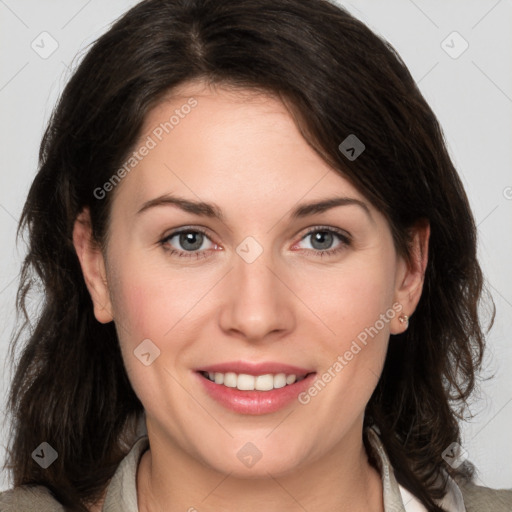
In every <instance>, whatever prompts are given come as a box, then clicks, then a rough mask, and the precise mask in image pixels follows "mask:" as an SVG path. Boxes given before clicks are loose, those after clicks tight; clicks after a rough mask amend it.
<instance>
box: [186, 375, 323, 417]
mask: <svg viewBox="0 0 512 512" xmlns="http://www.w3.org/2000/svg"><path fill="white" fill-rule="evenodd" d="M195 373H196V375H197V377H198V378H199V380H200V381H201V382H202V385H203V386H204V388H205V390H206V392H207V393H208V394H209V395H210V396H211V397H212V398H213V399H214V400H216V401H217V402H218V403H220V404H221V405H223V406H224V407H226V408H228V409H231V410H232V411H235V412H238V413H240V414H269V413H272V412H276V411H279V410H280V409H283V408H284V407H286V406H287V405H289V404H290V403H291V402H293V401H294V400H297V397H298V395H299V394H300V393H302V392H303V391H305V390H306V389H307V388H308V387H309V386H311V383H312V382H313V380H314V378H315V376H316V373H311V374H310V375H308V376H307V377H306V378H304V379H302V380H301V381H299V382H294V383H293V384H290V385H286V386H284V387H282V388H279V389H272V390H270V391H240V390H239V389H237V388H230V387H227V386H224V385H223V384H215V382H212V381H211V380H209V379H207V378H206V377H204V376H203V375H202V374H201V373H200V372H195Z"/></svg>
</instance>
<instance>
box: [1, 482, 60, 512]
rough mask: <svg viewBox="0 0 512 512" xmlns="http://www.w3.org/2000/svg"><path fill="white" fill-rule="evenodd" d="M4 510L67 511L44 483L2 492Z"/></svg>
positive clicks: (32, 511)
mask: <svg viewBox="0 0 512 512" xmlns="http://www.w3.org/2000/svg"><path fill="white" fill-rule="evenodd" d="M0 510H1V511H2V512H65V510H64V507H63V506H62V505H61V504H60V503H59V502H58V501H57V500H56V499H55V498H54V497H53V496H52V494H51V493H50V491H49V489H48V488H47V487H44V486H42V485H34V486H29V485H22V486H20V487H15V488H14V489H10V490H8V491H4V492H0Z"/></svg>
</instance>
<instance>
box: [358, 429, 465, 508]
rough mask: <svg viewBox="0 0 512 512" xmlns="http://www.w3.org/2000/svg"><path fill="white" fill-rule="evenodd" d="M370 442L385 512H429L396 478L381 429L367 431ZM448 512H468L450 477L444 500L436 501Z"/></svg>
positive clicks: (459, 491) (457, 488) (457, 487)
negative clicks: (380, 435)
mask: <svg viewBox="0 0 512 512" xmlns="http://www.w3.org/2000/svg"><path fill="white" fill-rule="evenodd" d="M367 433H368V440H369V442H370V445H371V446H372V448H373V449H374V451H375V455H376V458H377V463H378V465H379V469H380V473H381V476H382V486H383V491H384V511H385V512H428V510H427V509H426V508H425V506H424V505H423V504H422V503H421V502H420V501H419V500H418V498H416V497H415V496H414V495H413V494H412V493H411V492H409V491H408V490H407V489H405V487H402V486H401V485H400V484H399V483H398V482H397V480H396V478H395V472H394V470H393V468H392V466H391V463H390V461H389V458H388V455H387V453H386V450H385V448H384V445H383V444H382V441H381V439H380V437H379V434H380V432H379V429H378V427H376V426H372V427H370V428H368V429H367ZM434 501H435V502H436V504H437V505H439V506H440V507H443V509H444V510H445V511H446V512H467V511H466V507H465V505H464V499H463V497H462V492H461V490H460V489H459V486H458V485H457V484H456V483H455V481H454V480H453V479H452V478H451V477H450V476H448V484H447V493H446V495H445V496H444V498H443V499H442V500H434Z"/></svg>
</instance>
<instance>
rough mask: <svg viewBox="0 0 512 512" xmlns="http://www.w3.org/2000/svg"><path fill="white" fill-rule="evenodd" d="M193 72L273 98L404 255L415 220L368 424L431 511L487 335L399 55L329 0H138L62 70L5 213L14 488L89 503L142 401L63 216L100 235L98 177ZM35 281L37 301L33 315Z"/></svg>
mask: <svg viewBox="0 0 512 512" xmlns="http://www.w3.org/2000/svg"><path fill="white" fill-rule="evenodd" d="M195 79H200V80H204V81H205V82H207V83H209V84H224V85H227V86H230V87H234V88H239V89H240V90H242V89H252V90H258V91H263V92H266V93H268V94H273V95H277V96H278V97H280V98H282V100H283V102H285V104H286V105H287V107H288V109H289V111H290V113H291V114H292V115H293V117H294V120H295V122H296V124H297V126H298V127H299V129H300V130H301V133H302V134H303V136H304V138H305V139H306V140H307V142H308V144H310V146H311V147H312V148H313V149H314V150H315V151H317V153H318V154H319V155H320V156H321V157H322V158H323V159H324V160H325V161H326V162H327V163H329V164H330V165H331V166H332V167H333V168H334V169H335V170H337V171H338V172H340V174H341V175H342V176H344V177H345V178H346V179H348V180H349V181H350V182H351V183H353V184H354V186H356V187H357V188H358V190H360V191H361V192H362V194H363V195H364V196H365V197H366V198H368V200H369V201H371V203H372V204H373V205H375V207H376V208H377V209H378V210H379V211H381V212H382V213H383V215H384V216H385V217H386V218H387V220H388V222H389V225H390V227H391V231H392V234H393V239H394V243H395V246H396V248H397V251H398V252H399V253H400V254H401V255H404V256H406V257H410V256H411V255H410V244H409V242H410V240H409V230H410V228H411V226H413V225H414V224H415V223H416V222H418V221H419V220H421V219H427V220H428V221H429V223H430V227H431V237H430V241H429V261H428V265H427V269H426V274H425V282H424V289H423V293H422V297H421V299H420V302H419V304H418V307H417V309H416V312H415V314H414V316H413V318H412V319H411V323H410V327H409V329H408V330H407V331H406V332H405V333H403V334H400V335H397V336H394V337H393V338H392V340H391V342H390V346H389V350H388V354H387V358H386V362H385V365H384V369H383V373H382V376H381V378H380V380H379V382H378V384H377V387H376V389H375V392H374V393H373V395H372V397H371V399H370V401H369V403H368V404H367V407H366V414H365V426H369V425H372V424H375V425H377V426H378V427H379V428H380V431H381V439H382V441H383V443H384V446H385V448H386V450H387V452H388V454H389V457H390V460H391V463H392V464H393V466H394V468H395V474H396V477H397V480H398V482H399V483H401V484H402V485H403V486H405V487H406V488H407V489H409V490H410V491H411V492H412V493H413V494H415V495H416V496H417V497H418V498H419V499H420V500H421V502H422V503H423V504H424V505H425V507H426V508H427V509H428V510H429V511H441V510H442V509H441V508H439V507H438V506H437V505H436V504H435V502H434V500H435V499H437V498H440V497H442V496H443V495H444V494H445V492H446V475H448V474H450V475H452V476H459V477H461V476H464V475H466V477H467V476H470V473H471V467H465V466H462V467H461V468H459V469H454V468H452V467H450V466H449V465H447V464H446V463H445V461H444V460H443V458H442V452H443V451H444V450H445V449H446V448H447V447H448V446H449V445H450V444H451V443H452V442H458V441H460V432H459V421H460V420H463V419H464V411H465V409H466V406H467V399H468V398H469V396H470V395H471V393H472V391H473V389H474V387H475V383H476V378H477V373H478V371H479V370H480V368H481V364H482V358H483V351H484V347H485V338H484V332H483V325H482V320H481V317H480V316H479V304H480V302H481V296H482V292H483V290H484V288H483V276H482V272H481V268H480V266H479V264H478V261H477V257H476V227H475V222H474V218H473V216H472V213H471V210H470V207H469V203H468V199H467V197H466V194H465V192H464V189H463V186H462V183H461V180H460V179H459V176H458V174H457V172H456V170H455V168H454V165H453V163H452V161H451V159H450V156H449V154H448V151H447V149H446V146H445V142H444V138H443V134H442V131H441V128H440V126H439V124H438V121H437V119H436V117H435V115H434V113H433V112H432V110H431V108H430V107H429V106H428V105H427V103H426V101H425V99H424V98H423V96H422V94H421V93H420V91H419V89H418V87H417V86H416V84H415V82H414V80H413V78H412V77H411V75H410V73H409V71H408V70H407V68H406V66H405V64H404V63H403V61H402V60H401V58H400V57H399V55H398V54H397V53H396V52H395V50H394V49H393V48H392V47H391V46H390V44H389V43H387V42H386V41H384V40H383V39H382V38H380V37H379V36H377V35H376V34H374V33H373V32H372V31H371V30H369V29H368V28H367V27H366V26H365V25H364V24H363V23H362V22H360V21H359V20H357V19H355V18H354V17H353V16H351V15H350V14H349V13H348V12H347V11H346V10H344V9H343V8H340V7H338V6H337V5H335V4H333V3H331V2H329V1H327V0H279V1H278V2H276V1H275V0H244V1H230V0H145V1H142V2H140V3H139V4H137V5H136V6H134V7H133V8H132V9H131V10H129V11H128V12H127V13H126V14H124V15H123V16H122V17H121V18H119V19H118V20H117V21H116V22H115V23H114V24H113V25H112V26H111V27H110V29H109V30H108V31H107V32H106V33H105V34H104V35H102V36H101V37H100V38H99V39H97V41H95V42H94V43H93V44H92V45H91V47H90V48H89V49H88V51H87V53H86V55H85V57H84V58H83V59H82V60H81V62H80V64H79V65H78V67H77V69H76V70H75V71H74V72H73V75H72V77H71V79H70V80H69V82H68V83H67V85H66V87H65V89H64V91H63V93H62V95H61V97H60V99H59V102H58V104H57V106H56V107H55V109H54V111H53V113H52V116H51V118H50V121H49V123H48V126H47V129H46V131H45V133H44V136H43V139H42V142H41V146H40V152H39V169H38V172H37V175H36V177H35V179H34V181H33V183H32V185H31V188H30V191H29V194H28V198H27V201H26V203H25V205H24V209H23V213H22V216H21V219H20V224H19V227H18V236H19V235H20V233H22V232H23V233H25V232H26V233H27V238H28V242H27V245H28V248H27V249H28V252H27V255H26V258H25V260H24V262H23V267H22V272H21V279H20V284H19V289H18V295H17V309H18V312H19V313H20V314H21V315H22V316H23V321H22V322H21V325H20V326H19V327H18V329H17V331H16V333H15V335H14V337H13V339H12V343H11V356H12V358H13V361H14V353H15V351H16V349H17V348H19V345H20V344H21V345H22V346H21V348H20V357H19V359H18V360H17V361H16V363H15V373H14V376H13V380H12V383H11V387H10V390H9V400H8V411H9V414H10V416H12V418H11V420H12V421H11V437H10V440H11V443H10V445H9V447H8V461H7V462H6V467H8V469H10V470H11V471H12V475H13V481H14V486H20V485H29V484H39V485H44V486H46V487H47V488H49V489H50V491H51V492H52V494H53V495H54V496H55V497H56V498H57V499H58V500H59V501H60V502H61V503H62V504H63V505H65V506H67V507H68V508H69V509H71V510H77V511H80V512H84V511H87V508H86V506H87V504H90V503H93V502H95V501H96V500H98V499H99V498H100V496H101V494H102V493H103V491H104V490H105V487H106V485H107V484H108V480H109V479H110V478H111V477H112V475H113V473H114V472H115V470H116V468H117V466H118V464H119V462H120V460H121V459H122V457H123V456H124V455H125V454H126V453H127V451H128V449H129V447H130V444H131V442H133V441H134V439H135V437H134V436H135V426H134V425H135V424H136V423H137V421H138V420H139V419H140V418H141V415H142V414H143V410H144V409H143V405H142V403H141V402H140V401H139V399H138V397H137V396H136V395H135V393H134V391H133V389H132V386H131V384H130V382H129V380H128V377H127V374H126V371H125V368H124V365H123V360H122V357H121V352H120V348H119V341H118V338H117V335H116V331H115V326H114V323H109V324H100V323H99V322H97V321H96V319H95V317H94V314H93V309H92V302H91V299H90V296H89V293H88V291H87V288H86V286H85V283H84V279H83V275H82V272H81V268H80V265H79V261H78V258H77V255H76V252H75V250H74V246H73V242H72V232H73V225H74V222H75V219H76V218H77V216H78V214H79V213H80V212H81V211H82V210H83V208H84V207H89V209H90V212H91V219H92V229H93V236H94V238H95V240H96V241H97V242H98V243H99V244H100V245H102V246H103V247H104V244H105V238H106V233H107V228H108V223H109V211H110V207H111V203H112V198H113V196H114V194H107V196H106V197H105V198H104V199H99V198H98V197H96V195H95V194H94V191H95V190H96V189H97V188H98V187H101V186H102V185H103V184H104V183H106V182H107V181H108V180H109V178H110V177H111V176H112V175H113V174H114V173H115V172H116V170H118V169H119V168H120V167H121V165H122V164H123V162H124V161H125V159H126V158H127V155H129V154H130V152H131V150H133V148H134V146H135V144H136V142H137V139H138V137H139V136H140V130H141V126H142V123H143V121H144V119H145V116H146V115H147V114H148V112H149V110H150V109H151V108H152V107H154V106H155V105H157V104H158V103H159V101H161V100H162V99H163V98H164V97H167V96H168V95H169V94H172V91H173V88H175V87H177V86H178V85H180V84H184V83H186V82H188V81H191V80H195ZM349 134H356V135H357V136H358V137H359V138H360V139H361V140H362V141H363V142H364V144H365V146H366V150H365V151H364V153H362V154H361V155H360V156H359V157H358V158H357V159H356V160H354V161H348V160H347V159H346V158H345V157H344V156H343V155H342V154H341V152H340V150H339V149H338V146H339V145H340V143H341V141H343V140H344V139H345V138H346V137H347V136H348V135H349ZM38 287H39V288H40V289H41V290H40V291H42V294H41V295H40V297H42V299H41V300H42V302H40V304H39V308H38V310H37V311H35V312H33V311H29V310H30V300H31V299H30V297H31V295H32V293H33V292H35V291H37V290H38ZM493 307H494V306H493V305H492V308H493ZM491 316H493V315H491ZM490 324H491V325H492V318H491V321H490ZM13 364H14V363H13ZM42 441H47V442H49V443H50V444H51V445H52V446H53V447H55V448H56V450H57V451H58V453H59V457H58V458H57V460H56V461H55V462H54V463H53V464H52V465H51V466H50V467H48V468H47V469H44V470H43V469H42V468H40V467H39V466H38V465H37V464H34V463H33V461H32V459H31V453H32V451H33V450H34V448H35V447H36V446H38V445H39V444H40V443H41V442H42ZM366 441H367V440H366V439H365V442H366Z"/></svg>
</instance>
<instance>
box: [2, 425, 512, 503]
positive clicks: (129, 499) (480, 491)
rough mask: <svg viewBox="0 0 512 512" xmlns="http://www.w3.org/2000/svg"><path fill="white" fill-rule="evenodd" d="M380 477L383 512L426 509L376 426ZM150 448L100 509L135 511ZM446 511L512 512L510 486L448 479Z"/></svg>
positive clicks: (138, 446)
mask: <svg viewBox="0 0 512 512" xmlns="http://www.w3.org/2000/svg"><path fill="white" fill-rule="evenodd" d="M368 439H369V442H370V445H371V447H372V449H373V450H374V454H375V458H376V460H377V464H378V465H379V469H380V473H381V476H382V485H383V499H384V509H385V512H427V510H426V509H425V507H424V506H423V505H422V504H421V503H420V502H419V500H417V499H416V498H415V497H414V496H413V495H412V494H411V493H409V492H408V491H407V490H406V489H405V488H403V487H402V486H401V485H399V484H398V482H397V480H396V478H395V475H394V471H393V468H392V467H391V464H390V462H389V458H388V456H387V454H386V451H385V449H384V446H383V444H382V442H381V440H380V438H379V431H378V429H377V428H376V427H372V428H371V429H368ZM148 448H149V439H148V436H147V435H144V436H142V437H140V438H139V439H138V440H137V441H136V442H135V443H134V445H133V446H132V448H131V450H130V452H129V453H128V454H127V455H126V457H125V458H124V459H123V460H122V461H121V463H120V464H119V466H118V468H117V470H116V472H115V473H114V476H113V477H112V479H111V480H110V483H109V484H108V487H107V493H106V496H105V501H104V502H103V508H102V511H103V512H138V511H139V509H138V506H137V468H138V464H139V461H140V458H141V457H142V454H143V453H144V452H145V451H146V450H147V449H148ZM438 504H439V505H440V506H442V507H443V508H444V509H445V510H446V511H447V512H512V489H510V490H505V489H503V490H495V489H489V488H487V487H480V486H477V485H475V484H473V483H465V482H459V483H456V482H455V481H454V480H453V479H451V478H450V479H449V485H448V493H447V494H446V496H445V497H444V498H443V499H442V500H439V501H438ZM32 511H33V512H65V511H64V508H63V507H62V505H61V504H60V503H59V502H58V501H56V500H55V499H54V498H53V497H52V495H51V494H50V492H49V490H48V489H47V488H46V487H44V486H32V487H29V486H22V487H17V488H15V489H11V490H9V491H6V492H3V493H0V512H32Z"/></svg>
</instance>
